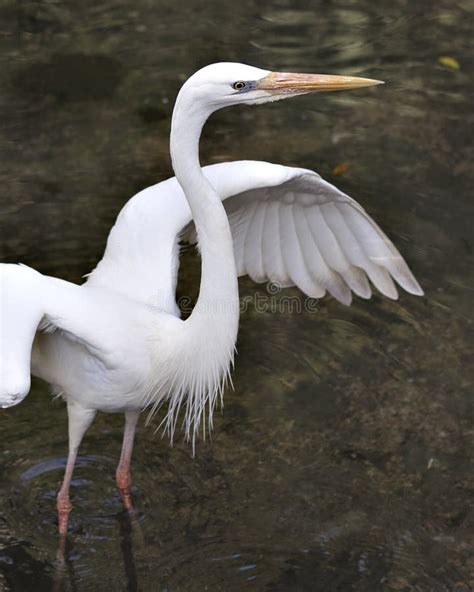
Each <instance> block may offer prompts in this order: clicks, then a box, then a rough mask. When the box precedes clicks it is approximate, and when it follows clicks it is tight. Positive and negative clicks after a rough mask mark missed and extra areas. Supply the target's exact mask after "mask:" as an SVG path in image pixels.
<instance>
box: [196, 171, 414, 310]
mask: <svg viewBox="0 0 474 592" xmlns="http://www.w3.org/2000/svg"><path fill="white" fill-rule="evenodd" d="M272 166H275V167H276V166H278V165H272ZM279 168H280V167H279ZM281 168H283V169H285V170H286V172H287V178H286V179H285V180H284V181H283V182H281V183H279V184H275V185H268V186H264V187H258V188H252V189H248V190H246V191H243V192H241V193H238V194H236V195H233V196H231V197H229V198H228V199H226V200H225V203H224V205H225V208H226V210H227V212H228V215H229V221H230V226H231V230H232V234H233V238H234V251H235V258H236V262H237V270H238V274H239V276H241V275H246V274H248V275H249V276H250V277H251V278H252V279H253V280H254V281H256V282H265V281H271V282H275V283H278V284H280V285H282V286H292V285H296V286H298V287H299V288H300V289H301V290H302V291H303V292H304V293H305V294H307V295H308V296H310V297H313V298H320V297H322V296H324V294H325V293H326V291H327V292H329V293H331V294H332V295H333V296H334V297H335V298H337V300H339V301H340V302H342V303H344V304H350V302H351V292H354V293H355V294H357V295H358V296H360V297H362V298H370V296H371V287H370V284H369V281H368V279H369V280H370V282H371V283H372V284H373V285H374V286H375V287H376V288H377V289H378V290H379V292H381V293H382V294H384V295H385V296H387V297H388V298H392V299H396V298H397V296H398V294H397V289H396V287H395V284H394V281H393V280H395V281H396V282H397V283H398V284H399V285H400V286H401V287H402V288H404V289H405V290H406V291H407V292H410V293H411V294H417V295H421V294H423V291H422V289H421V288H420V286H419V284H418V282H417V281H416V279H415V278H414V276H413V274H412V272H411V271H410V269H409V268H408V265H407V264H406V263H405V261H404V259H403V257H402V256H401V255H400V253H399V252H398V250H397V249H396V248H395V246H394V245H393V243H392V242H391V241H390V239H389V238H388V237H387V236H386V235H385V234H384V233H383V231H382V230H381V229H380V228H379V227H378V226H377V224H376V223H375V222H374V221H373V220H372V218H371V217H370V216H369V215H368V214H367V212H366V211H365V210H364V209H363V208H362V206H360V205H359V204H358V203H357V202H356V201H354V200H353V199H351V198H350V197H349V196H347V195H345V194H344V193H342V192H341V191H339V189H337V188H336V187H334V185H331V184H330V183H328V182H327V181H325V180H324V179H322V178H321V177H320V176H319V175H318V174H317V173H314V172H312V171H308V170H305V169H295V168H289V167H281ZM186 237H187V239H188V240H190V241H191V242H195V240H196V234H195V231H194V227H193V226H192V225H190V226H189V227H188V229H187V232H186Z"/></svg>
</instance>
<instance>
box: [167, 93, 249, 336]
mask: <svg viewBox="0 0 474 592" xmlns="http://www.w3.org/2000/svg"><path fill="white" fill-rule="evenodd" d="M211 112H212V110H211V109H208V110H206V109H203V107H202V105H199V102H198V101H195V100H193V97H192V96H190V95H189V94H188V92H187V90H186V87H184V88H183V89H182V90H181V92H180V94H179V95H178V99H177V101H176V105H175V108H174V111H173V119H172V125H171V139H170V148H171V158H172V163H173V169H174V171H175V174H176V178H177V179H178V181H179V183H180V185H181V187H182V188H183V191H184V194H185V196H186V199H187V201H188V204H189V207H190V209H191V212H192V216H193V219H194V223H195V225H196V230H197V234H198V241H199V249H200V251H201V257H202V271H201V285H200V291H199V299H198V302H197V304H196V306H195V308H194V311H193V313H192V315H191V317H190V319H189V320H190V321H191V322H192V321H193V320H197V318H199V319H200V320H204V321H205V322H207V321H215V320H216V319H219V320H220V321H225V323H226V324H227V325H228V327H227V330H228V331H231V332H234V333H236V332H237V323H238V286H237V273H236V268H235V261H234V251H233V244H232V234H231V231H230V227H229V222H228V219H227V214H226V211H225V209H224V207H223V205H222V202H221V199H220V197H219V196H218V195H217V193H216V192H215V190H214V188H213V187H212V186H211V185H210V183H209V182H208V180H207V179H206V178H205V177H204V175H203V173H202V170H201V165H200V162H199V138H200V135H201V130H202V127H203V125H204V123H205V122H206V120H207V118H208V116H209V115H210V114H211ZM234 338H235V335H234Z"/></svg>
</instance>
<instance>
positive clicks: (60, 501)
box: [56, 401, 96, 535]
mask: <svg viewBox="0 0 474 592" xmlns="http://www.w3.org/2000/svg"><path fill="white" fill-rule="evenodd" d="M67 412H68V420H69V454H68V457H67V463H66V470H65V472H64V478H63V483H62V485H61V489H60V490H59V493H58V497H57V502H56V507H57V510H58V527H59V534H60V535H65V534H66V533H67V523H68V518H69V512H70V511H71V509H72V504H71V502H70V500H69V487H70V485H71V479H72V472H73V470H74V464H75V462H76V457H77V451H78V450H79V445H80V443H81V440H82V438H83V436H84V434H85V433H86V431H87V428H88V427H89V426H90V425H91V423H92V421H93V419H94V417H95V415H96V411H95V410H94V409H85V408H84V407H81V406H80V405H78V404H77V403H75V402H74V401H68V404H67Z"/></svg>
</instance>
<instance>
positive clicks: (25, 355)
mask: <svg viewBox="0 0 474 592" xmlns="http://www.w3.org/2000/svg"><path fill="white" fill-rule="evenodd" d="M122 301H123V302H122ZM127 305H129V302H127V301H125V299H124V298H120V297H119V298H117V295H116V294H114V293H113V292H112V293H110V292H109V291H107V290H100V289H98V290H97V289H94V288H87V287H81V286H77V285H75V284H71V283H69V282H65V281H63V280H59V279H56V278H51V277H48V276H44V275H42V274H40V273H39V272H37V271H35V270H34V269H31V268H29V267H26V266H24V265H13V264H4V263H0V407H9V406H11V405H16V404H17V403H19V402H20V401H21V400H22V399H23V398H24V397H25V396H26V395H27V394H28V392H29V389H30V368H31V356H32V345H33V340H34V338H35V335H36V332H37V330H38V329H43V330H46V331H54V330H57V329H59V330H61V332H62V334H63V335H64V336H65V338H67V339H69V340H71V341H74V342H76V343H80V344H81V346H82V347H83V348H84V349H86V350H88V352H89V353H90V354H92V355H93V356H94V357H95V358H97V360H98V361H100V363H101V364H103V365H105V366H107V367H108V368H109V369H110V368H112V367H113V363H114V360H115V359H116V358H117V357H119V356H120V355H121V350H122V348H121V344H123V343H125V344H127V343H129V342H130V339H131V337H130V333H131V332H130V325H131V326H132V327H133V324H132V323H130V321H129V322H128V324H127V323H125V324H124V323H121V322H120V321H121V320H122V319H123V318H124V317H126V315H127V314H128V313H127V311H128V306H127ZM122 357H123V356H122ZM49 363H51V364H56V365H61V361H60V360H49ZM47 366H48V364H45V367H44V368H43V369H42V370H44V371H45V372H46V373H47V372H48V367H47ZM66 366H67V364H65V365H64V366H63V373H67V372H68V370H69V368H67V367H66Z"/></svg>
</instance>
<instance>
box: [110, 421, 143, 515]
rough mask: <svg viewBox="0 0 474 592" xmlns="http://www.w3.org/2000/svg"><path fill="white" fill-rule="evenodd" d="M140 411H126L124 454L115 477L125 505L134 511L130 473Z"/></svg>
mask: <svg viewBox="0 0 474 592" xmlns="http://www.w3.org/2000/svg"><path fill="white" fill-rule="evenodd" d="M138 416H139V412H138V411H127V412H126V413H125V430H124V433H123V444H122V454H121V455H120V461H119V464H118V466H117V471H116V473H115V478H116V481H117V486H118V488H119V491H120V495H121V496H122V501H123V505H124V506H125V509H126V510H127V511H128V512H130V513H131V512H133V506H132V491H131V490H132V476H131V474H130V463H131V460H132V452H133V440H134V438H135V428H136V427H137V421H138Z"/></svg>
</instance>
